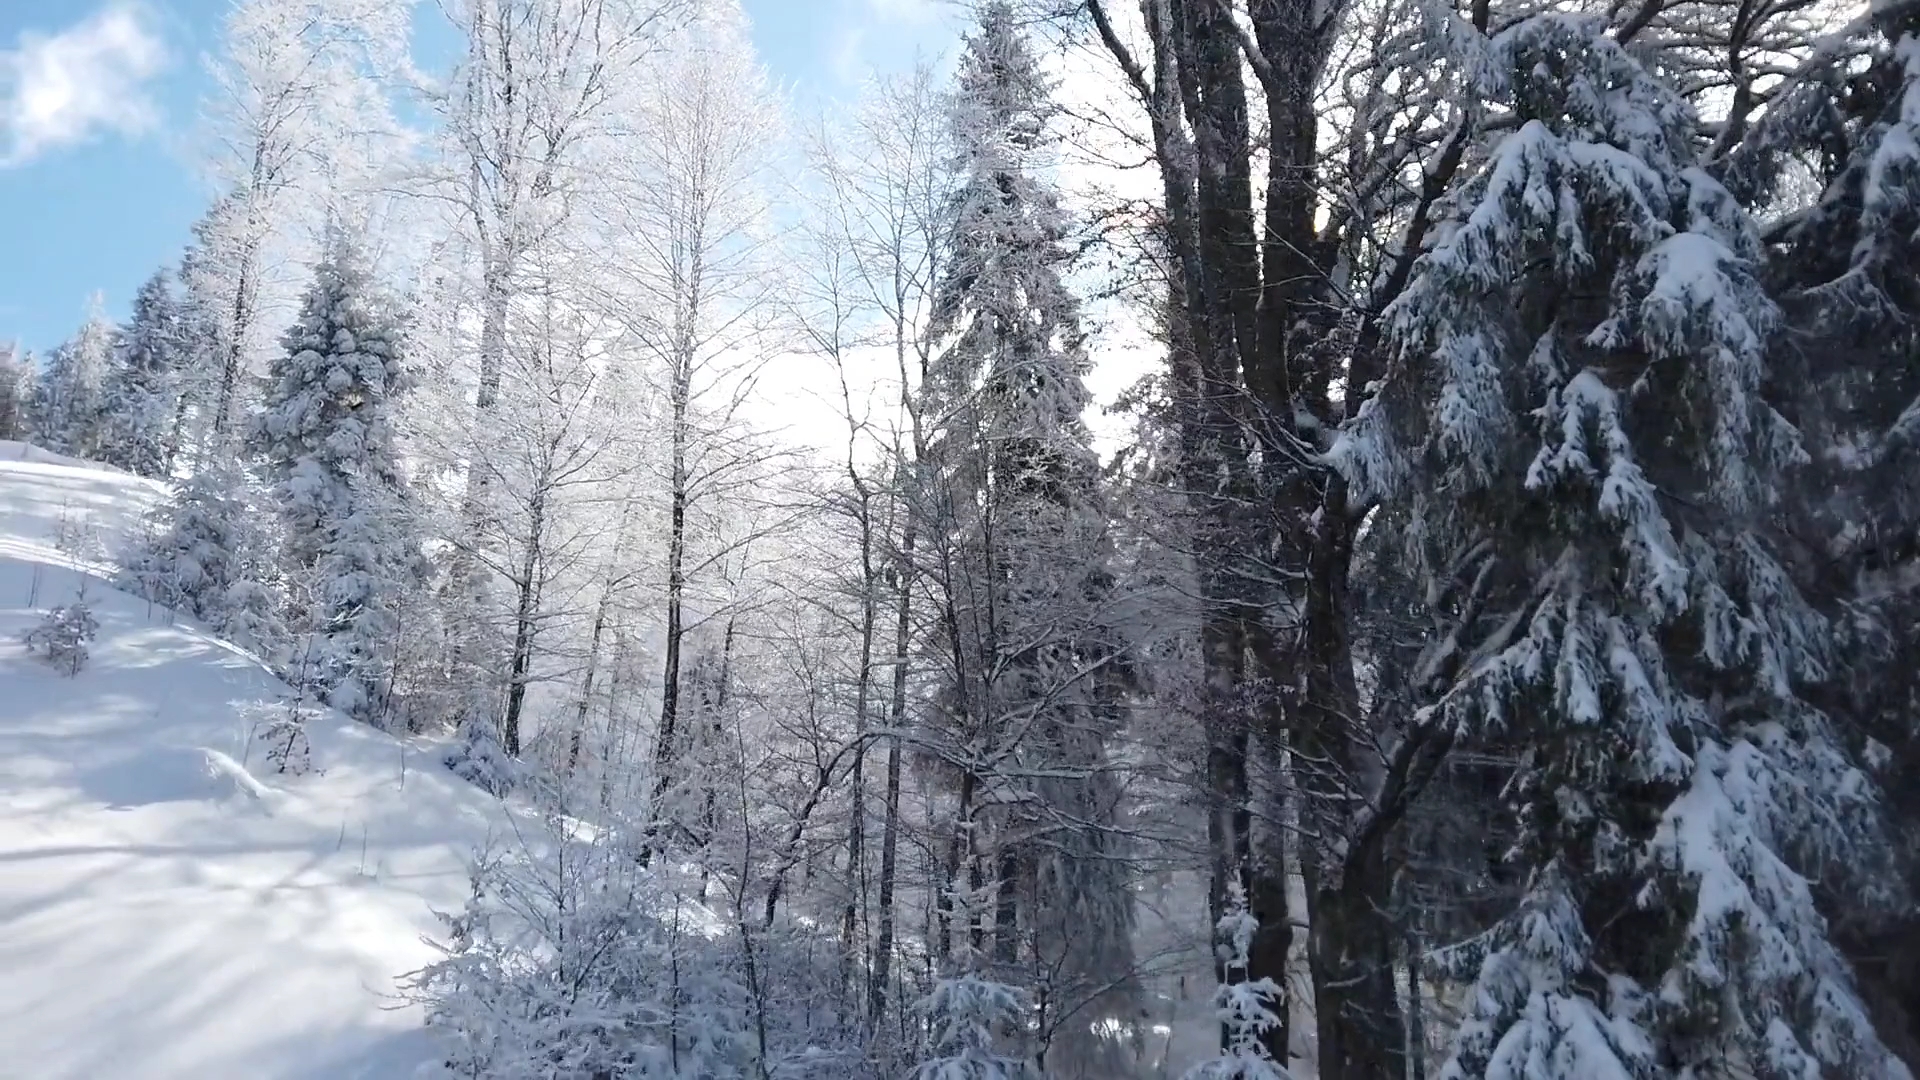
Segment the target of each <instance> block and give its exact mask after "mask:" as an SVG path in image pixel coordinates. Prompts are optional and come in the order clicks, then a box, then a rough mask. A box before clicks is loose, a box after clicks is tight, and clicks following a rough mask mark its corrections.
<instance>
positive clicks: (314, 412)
mask: <svg viewBox="0 0 1920 1080" xmlns="http://www.w3.org/2000/svg"><path fill="white" fill-rule="evenodd" d="M283 346H284V347H283V352H282V355H281V356H280V357H279V358H278V359H276V360H275V362H274V364H273V367H272V369H271V372H270V381H269V383H268V386H267V390H266V393H265V396H264V399H263V400H262V402H261V407H260V412H259V413H258V414H257V415H256V416H255V417H254V419H253V421H252V424H251V426H250V429H249V431H248V436H247V439H248V445H249V447H250V448H251V449H252V450H253V452H255V453H257V454H259V455H260V456H261V457H262V458H263V459H264V460H265V463H266V469H267V473H268V476H269V477H270V478H271V481H272V485H273V494H274V498H275V502H276V503H277V504H278V506H279V508H280V517H281V523H282V539H281V542H282V547H283V552H284V556H283V557H284V559H285V562H286V567H287V574H288V576H289V577H290V578H292V579H295V580H302V581H306V582H310V589H311V597H312V598H311V600H310V601H307V602H306V604H304V605H303V604H298V603H296V607H295V609H294V610H293V611H291V612H290V614H291V619H290V620H289V621H290V622H291V623H292V624H294V625H302V624H304V625H307V626H311V627H312V628H313V631H312V637H311V639H310V640H309V642H308V643H306V644H305V645H304V646H303V647H302V648H301V653H302V655H303V657H304V659H303V660H302V661H301V666H302V668H303V670H302V671H301V672H300V673H299V674H300V680H299V681H300V682H302V683H303V684H306V685H311V686H313V687H314V688H315V689H317V690H318V691H319V692H320V693H321V694H322V695H323V696H324V697H325V699H326V700H327V701H328V703H329V704H332V705H333V706H335V707H336V708H339V709H340V710H342V711H343V712H347V713H349V714H351V715H355V716H359V717H362V718H370V717H372V716H374V715H375V714H376V712H377V711H378V710H379V708H380V701H381V693H380V691H381V688H382V685H383V683H384V675H383V670H382V666H383V664H385V662H386V660H387V658H388V657H390V656H391V654H392V651H393V649H394V648H395V640H394V635H395V633H396V631H397V629H398V628H397V626H396V624H395V619H394V615H393V612H394V608H395V604H396V596H395V595H394V594H395V593H397V592H399V591H401V590H404V589H407V588H409V587H410V586H411V585H412V584H414V580H415V579H414V575H415V574H416V573H417V566H416V564H417V561H418V559H419V558H420V553H419V547H418V542H417V541H416V540H415V539H414V538H413V536H412V533H411V528H410V523H409V521H408V502H409V498H408V495H407V489H406V482H405V478H404V476H403V474H402V472H401V467H400V462H399V454H398V448H397V447H396V445H395V433H394V430H393V421H392V414H393V410H394V408H395V404H396V399H397V398H398V396H399V395H400V394H402V393H404V392H405V391H406V389H407V387H408V385H409V375H408V373H407V371H406V368H405V362H404V353H405V340H404V333H403V330H402V328H401V326H400V324H399V320H398V317H397V314H396V312H395V311H394V308H393V305H392V303H391V302H390V301H389V300H387V299H386V298H385V297H383V296H381V295H379V293H378V292H377V291H376V289H375V286H374V283H373V281H372V280H371V277H370V274H369V271H368V269H367V267H366V265H365V262H364V256H363V255H362V254H361V253H360V251H359V248H358V245H357V243H356V242H355V241H354V240H353V239H352V238H351V237H350V236H349V235H348V234H347V233H346V232H345V231H344V230H342V231H339V232H336V234H335V236H334V238H333V241H332V243H331V244H330V246H329V250H328V252H327V255H326V257H325V258H324V259H323V260H322V261H321V262H320V263H319V264H318V265H317V266H315V267H314V280H313V284H312V286H311V287H310V288H309V289H308V290H307V295H306V298H305V300H304V301H303V302H302V305H301V312H300V320H299V322H297V323H295V324H294V326H293V327H292V328H291V329H290V330H288V331H287V334H286V336H285V338H284V339H283ZM307 605H310V606H307ZM303 606H304V607H306V609H305V610H300V607H303Z"/></svg>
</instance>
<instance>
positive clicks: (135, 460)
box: [100, 270, 188, 477]
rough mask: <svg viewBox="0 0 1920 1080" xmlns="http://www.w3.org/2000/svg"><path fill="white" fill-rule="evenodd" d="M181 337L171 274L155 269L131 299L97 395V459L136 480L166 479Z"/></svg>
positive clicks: (183, 357)
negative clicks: (114, 353)
mask: <svg viewBox="0 0 1920 1080" xmlns="http://www.w3.org/2000/svg"><path fill="white" fill-rule="evenodd" d="M185 333H186V328H185V326H184V324H183V321H182V318H181V314H180V309H179V303H178V301H177V300H176V299H175V298H174V295H173V286H172V282H171V280H170V276H169V274H168V273H167V271H165V270H162V271H159V272H158V273H156V274H154V275H153V276H152V277H150V278H148V279H147V281H146V283H145V284H143V285H141V286H140V291H139V292H138V293H137V294H135V296H134V298H133V316H132V318H131V319H129V320H128V322H127V326H126V329H125V331H124V332H123V333H122V334H121V337H120V350H119V355H118V356H117V357H116V358H115V362H114V365H113V370H112V372H111V374H109V376H108V377H107V380H106V385H105V387H104V388H103V391H102V400H101V411H102V414H103V417H102V423H103V425H104V430H103V433H102V438H101V448H100V455H101V458H102V460H104V461H106V462H107V463H108V464H110V465H117V466H119V467H120V468H122V469H126V470H127V471H128V472H132V473H137V474H138V475H140V476H150V477H161V476H165V475H166V469H167V464H168V462H170V461H171V460H172V458H173V452H174V448H173V438H174V418H175V416H176V415H177V413H178V397H179V392H180V391H179V382H180V375H181V372H182V370H183V369H184V368H185V367H186V361H187V357H188V344H187V342H186V340H185Z"/></svg>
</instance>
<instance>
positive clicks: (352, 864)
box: [0, 444, 505, 1080]
mask: <svg viewBox="0 0 1920 1080" xmlns="http://www.w3.org/2000/svg"><path fill="white" fill-rule="evenodd" d="M160 496H161V492H160V490H159V489H158V487H157V486H155V485H152V484H150V483H148V482H146V481H142V480H139V479H136V478H134V477H130V476H127V475H124V474H121V473H117V472H113V471H109V470H101V469H97V468H92V467H87V466H84V465H82V464H80V463H72V462H66V461H65V460H64V459H59V458H57V457H54V456H52V455H47V454H44V453H43V452H37V451H36V452H34V453H25V452H23V451H22V449H21V448H20V447H19V445H18V444H0V1078H3V1080H14V1078H18V1080H27V1078H32V1080H69V1078H71V1080H83V1078H84V1080H164V1078H173V1077H179V1078H182V1080H185V1078H193V1080H215V1078H217V1080H228V1078H232V1080H276V1078H305V1080H350V1078H355V1077H361V1078H370V1080H376V1078H377V1080H387V1078H396V1077H411V1076H414V1075H416V1071H427V1070H424V1069H423V1068H422V1067H423V1066H427V1065H429V1064H430V1063H431V1062H432V1061H433V1060H434V1047H433V1045H432V1043H431V1041H430V1038H429V1036H428V1035H427V1034H426V1033H425V1032H424V1031H423V1030H422V1028H421V1025H420V1015H419V1012H418V1010H417V1009H414V1008H411V1007H406V1006H404V1005H403V1004H402V1003H401V1002H400V1001H399V1000H398V999H397V997H396V995H397V993H398V985H397V983H396V978H397V977H398V976H400V975H402V974H403V973H405V972H407V971H410V970H413V969H415V968H417V967H419V966H420V965H421V964H423V963H425V962H427V961H428V960H430V959H431V958H432V957H433V955H434V953H433V950H432V948H431V947H430V946H429V945H428V944H427V943H426V942H425V941H424V940H423V937H424V936H428V935H434V934H437V933H438V932H439V930H440V927H439V924H438V922H437V921H436V920H435V919H434V918H433V915H432V909H435V908H438V909H441V910H447V911H452V910H457V909H458V908H459V906H460V904H461V902H462V901H463V900H464V898H465V896H466V889H467V886H466V876H465V863H466V860H467V858H468V857H469V856H470V854H471V852H472V851H473V849H474V848H475V847H476V846H478V845H480V844H481V843H484V842H485V841H486V839H487V838H488V836H489V835H492V834H497V833H498V831H499V830H501V829H502V828H504V827H505V825H504V819H503V818H502V817H501V813H502V811H501V809H500V807H499V804H497V803H496V802H494V801H493V800H491V799H489V798H488V797H487V796H486V795H485V794H484V793H482V792H480V791H479V790H478V789H475V788H473V787H470V786H468V785H466V784H464V783H462V782H460V781H459V780H458V779H456V778H455V777H453V776H452V775H451V774H449V773H448V772H446V771H445V770H444V769H443V768H441V767H440V765H439V763H438V756H439V755H438V752H437V748H436V747H435V746H433V745H432V744H428V743H424V742H422V743H414V744H411V745H408V744H403V743H402V742H399V741H396V740H394V739H392V738H389V737H388V736H386V735H383V734H381V733H379V732H376V731H374V730H371V729H369V728H367V727H364V726H360V725H356V724H353V723H351V722H349V721H347V720H345V719H344V718H342V717H339V716H337V715H333V714H328V716H327V717H326V719H324V720H322V721H320V722H318V723H316V724H314V725H313V727H312V732H311V734H312V743H313V755H314V764H315V766H316V767H318V768H319V769H321V770H324V771H323V772H322V773H321V774H319V775H310V776H305V777H299V778H292V777H286V776H282V775H279V774H277V773H275V772H273V771H271V770H270V769H268V768H267V767H266V766H265V764H264V762H263V761H262V760H261V754H260V752H259V750H257V749H253V750H251V751H250V748H249V741H248V739H247V737H246V736H247V732H246V730H245V727H244V724H245V721H244V720H243V719H242V714H241V707H242V706H243V705H244V704H245V703H248V702H257V701H271V700H275V699H278V698H281V697H282V696H284V695H285V694H286V692H287V691H286V687H285V686H284V685H283V684H281V683H279V682H278V681H277V680H275V679H274V678H273V677H272V676H271V675H270V674H268V673H267V672H266V671H265V670H264V669H263V668H262V667H261V666H260V665H259V664H258V663H257V662H255V661H254V660H253V659H251V658H250V657H249V656H247V655H246V654H245V653H244V652H242V651H240V650H238V649H236V648H234V647H232V646H231V645H228V644H226V643H224V642H221V641H218V640H215V639H214V638H212V637H211V636H210V635H208V634H207V633H205V632H204V631H202V630H200V629H199V628H197V627H195V626H192V625H188V624H185V623H182V622H179V621H175V620H172V619H170V618H169V616H168V614H167V612H166V611H164V610H163V609H159V608H152V607H150V606H149V605H148V604H146V603H145V602H143V601H140V600H137V599H135V598H133V597H130V596H127V595H125V594H123V593H119V592H115V591H113V590H112V589H110V588H108V587H107V586H106V584H105V582H104V580H102V579H101V578H100V577H99V576H96V575H90V574H88V573H86V572H85V571H84V569H82V568H84V567H89V566H90V567H92V568H93V569H94V570H96V571H97V573H105V568H104V566H102V565H101V564H100V560H101V559H102V558H103V557H104V554H105V552H107V551H110V550H111V549H112V545H113V544H114V543H116V542H117V541H118V540H119V539H120V538H121V537H122V536H124V535H126V534H127V533H128V532H129V531H130V530H133V529H137V528H138V523H139V519H140V515H141V512H142V511H143V510H144V509H145V508H146V507H147V506H148V505H150V504H151V503H152V502H153V500H155V499H157V498H159V497H160ZM82 587H84V589H85V596H86V600H87V602H88V604H89V605H90V606H91V607H92V609H93V611H94V613H95V615H96V616H97V617H98V619H99V621H100V632H99V637H98V638H97V640H96V641H95V642H94V643H93V646H92V659H91V660H90V662H89V663H88V664H87V665H86V667H85V668H84V669H83V670H82V671H81V672H80V673H79V674H78V675H77V676H74V677H68V676H66V675H64V674H61V673H58V672H56V671H55V670H53V669H52V668H51V667H49V666H48V665H47V664H46V663H45V662H44V661H43V660H42V659H40V658H39V657H37V656H30V655H29V654H28V653H27V652H26V650H25V649H24V647H23V646H22V645H21V644H20V635H21V633H22V632H23V631H24V630H25V629H26V628H28V627H29V626H32V625H34V624H35V623H37V622H38V621H39V616H40V613H41V612H43V611H44V610H46V609H47V608H50V607H53V606H55V605H58V604H64V603H69V602H71V601H72V600H73V599H74V598H75V596H76V595H77V594H78V593H79V592H80V590H81V589H82ZM235 763H237V767H236V764H235ZM429 1074H430V1073H429Z"/></svg>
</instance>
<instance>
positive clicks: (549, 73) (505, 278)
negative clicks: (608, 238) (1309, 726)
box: [436, 0, 689, 723]
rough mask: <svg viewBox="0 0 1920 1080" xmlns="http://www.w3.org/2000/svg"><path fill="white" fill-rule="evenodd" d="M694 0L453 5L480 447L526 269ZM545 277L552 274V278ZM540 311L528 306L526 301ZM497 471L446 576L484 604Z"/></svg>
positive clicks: (485, 657) (454, 188)
mask: <svg viewBox="0 0 1920 1080" xmlns="http://www.w3.org/2000/svg"><path fill="white" fill-rule="evenodd" d="M688 6H689V5H688V4H687V2H686V0H462V2H461V3H460V4H458V5H457V6H454V7H452V8H450V10H449V13H450V14H451V15H452V16H453V17H454V20H455V22H456V25H457V26H458V27H459V29H460V31H461V33H462V36H463V39H464V40H463V42H462V45H463V55H462V57H461V59H460V61H459V66H458V68H457V70H456V71H455V72H454V74H453V77H452V78H451V79H450V80H449V81H448V83H447V87H446V90H445V92H444V93H442V94H440V95H437V97H436V105H437V107H438V108H439V110H440V112H441V119H442V123H443V129H442V130H443V132H444V135H445V137H446V139H447V140H448V142H449V144H450V146H449V147H448V149H449V152H450V157H451V161H450V164H449V166H448V168H447V169H446V170H445V173H444V175H443V176H442V177H441V183H442V185H443V186H445V187H447V188H449V189H450V196H449V197H450V198H451V199H452V201H453V202H454V204H455V205H456V207H457V209H458V212H459V213H460V215H461V216H462V218H464V219H465V220H464V222H463V224H464V226H465V227H466V229H467V237H466V239H467V240H468V241H469V242H470V243H471V245H472V251H473V257H474V259H475V260H476V261H477V262H478V264H479V265H478V270H479V274H480V282H479V292H480V296H479V301H478V302H479V305H480V320H479V322H480V326H479V340H478V342H477V349H476V350H475V353H476V355H475V356H474V358H473V378H474V397H473V412H474V422H473V425H472V429H471V431H472V435H473V438H474V439H475V440H476V444H475V445H474V446H472V447H470V448H468V449H467V451H466V453H467V455H468V456H469V457H470V458H471V459H474V460H475V461H477V460H479V459H483V458H484V457H485V456H486V455H487V453H488V448H487V447H486V446H484V445H481V444H480V440H484V439H485V438H487V437H488V436H489V435H490V434H491V433H492V432H493V430H494V425H495V420H494V416H495V413H496V412H497V411H498V409H499V407H500V401H501V383H502V379H503V378H504V377H505V376H506V374H507V369H508V367H509V366H510V359H509V357H508V349H509V338H510V336H511V335H512V334H513V332H514V330H513V327H512V326H511V323H512V321H513V319H514V317H515V314H516V308H517V307H519V306H522V305H521V301H522V298H523V295H524V294H525V293H526V289H525V288H524V287H523V283H522V281H521V278H522V276H523V275H524V274H526V273H527V272H528V262H529V260H530V259H534V258H542V259H546V260H548V263H547V265H548V266H551V265H552V260H553V259H554V257H555V256H556V254H557V252H556V251H555V250H554V249H555V248H556V246H558V247H559V248H561V249H564V247H565V245H564V243H563V241H564V240H565V239H566V238H567V229H568V228H569V227H570V226H572V225H573V224H575V221H574V217H575V214H576V211H577V207H578V204H579V203H580V202H581V201H582V199H583V195H584V191H583V187H584V186H585V185H584V184H583V181H584V180H585V179H586V178H587V177H589V176H590V175H592V170H590V169H589V168H587V167H586V166H587V164H588V162H590V161H591V160H592V159H593V156H594V154H595V153H596V152H598V151H604V150H605V149H606V148H607V147H608V146H609V144H610V143H612V144H617V143H618V142H619V141H620V135H619V134H618V133H619V132H620V130H621V128H620V124H619V117H620V109H621V104H622V96H623V94H625V93H627V92H629V91H630V90H631V88H632V85H633V82H634V79H635V77H636V75H637V74H638V73H639V70H640V65H641V63H642V61H644V60H645V59H646V58H647V57H649V56H651V55H653V53H654V52H655V50H656V48H657V47H658V45H659V42H660V39H661V35H662V33H663V31H665V30H668V29H670V28H671V27H672V26H673V25H674V24H675V23H676V22H677V20H678V18H679V16H680V14H681V13H682V11H683V10H684V9H685V8H687V7H688ZM543 273H550V270H548V271H544V272H543ZM525 306H530V307H532V308H534V309H536V310H539V309H543V307H544V304H543V302H542V301H541V300H540V299H539V298H538V297H537V296H535V297H533V298H532V302H531V303H530V304H528V305H525ZM490 479H491V477H490V474H489V471H488V470H487V469H486V468H484V467H480V466H478V465H477V464H476V465H475V466H474V467H471V468H469V469H468V470H467V472H466V485H467V491H466V496H465V503H464V505H463V507H462V511H461V512H462V515H463V517H464V518H465V520H466V526H465V531H466V533H467V535H466V536H465V537H463V538H461V544H460V545H459V552H460V554H459V555H458V556H457V557H456V559H455V562H454V565H453V566H452V567H451V569H450V572H449V581H448V591H449V592H450V593H456V594H460V596H461V597H462V599H461V600H460V601H459V602H460V603H463V604H470V605H473V606H475V607H479V608H484V607H485V606H487V604H488V603H489V601H488V599H487V595H486V594H487V592H488V578H487V575H486V574H485V572H484V568H483V566H482V565H481V563H482V562H483V558H482V556H483V553H482V552H480V551H479V550H478V546H477V545H478V540H479V538H480V537H481V536H482V535H484V534H487V533H490V532H496V531H498V530H497V529H496V528H495V527H494V525H493V524H492V523H490V522H488V521H487V517H488V515H489V514H491V513H492V512H493V507H492V498H491V495H490V493H489V491H488V489H487V484H488V482H489V481H490ZM458 652H459V655H458V656H457V657H456V663H457V665H458V666H459V667H461V668H462V669H464V671H465V672H466V673H467V674H469V675H471V676H474V677H475V679H474V681H479V678H478V677H479V676H480V675H481V674H482V673H484V672H486V671H489V670H497V669H498V663H497V662H496V660H497V656H490V655H489V650H488V648H487V647H486V645H485V644H484V643H483V642H482V641H464V642H461V643H459V645H458ZM491 707H492V706H491V703H490V702H489V701H487V700H485V698H484V696H482V697H480V698H476V699H474V700H470V701H469V702H467V703H466V705H465V706H464V708H465V711H466V712H468V713H469V714H471V715H470V716H469V719H471V720H474V721H478V722H485V723H492V722H493V720H492V718H490V717H488V718H484V719H483V716H484V714H485V713H486V712H487V711H488V710H489V709H490V708H491Z"/></svg>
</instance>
